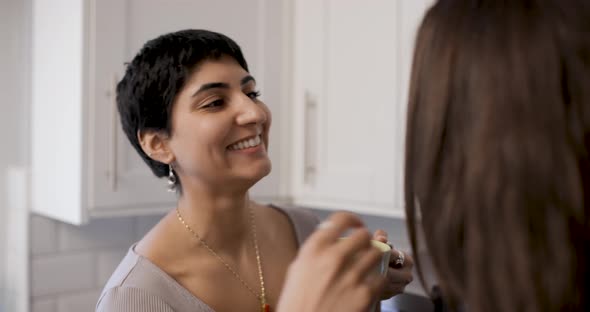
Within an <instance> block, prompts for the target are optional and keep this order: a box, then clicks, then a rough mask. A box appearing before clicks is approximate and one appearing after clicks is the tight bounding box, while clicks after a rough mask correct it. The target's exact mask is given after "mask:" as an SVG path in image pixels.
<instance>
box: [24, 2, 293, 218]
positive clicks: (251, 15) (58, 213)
mask: <svg viewBox="0 0 590 312" xmlns="http://www.w3.org/2000/svg"><path fill="white" fill-rule="evenodd" d="M34 2H35V3H34V8H35V14H34V16H35V22H36V23H37V25H36V27H35V29H36V30H39V31H37V32H36V33H35V34H34V35H33V41H34V43H35V44H34V46H35V48H36V47H37V46H44V47H45V51H47V50H49V51H55V52H56V53H52V54H50V55H45V54H44V51H41V50H39V49H35V51H37V52H38V53H37V52H35V53H34V55H35V56H36V58H37V61H36V62H35V64H36V66H35V65H34V66H33V67H34V77H35V78H34V79H35V84H34V87H33V89H34V90H35V91H36V92H34V94H37V95H38V96H34V99H33V107H34V109H33V110H34V114H35V115H36V116H37V117H36V118H34V120H33V124H34V127H37V131H34V135H33V136H34V143H33V145H34V152H33V154H34V155H42V154H41V153H36V151H35V149H38V150H41V149H45V148H48V145H49V143H47V141H48V139H49V138H50V134H49V133H48V132H47V131H46V130H45V131H44V128H45V126H49V122H48V121H45V122H43V121H44V120H45V119H48V117H49V116H47V114H48V113H51V112H52V111H53V110H55V109H56V108H60V109H65V111H66V112H67V113H68V114H67V115H63V116H62V115H60V114H56V113H52V115H51V116H50V117H51V118H49V119H51V123H55V124H56V126H54V127H55V129H56V130H58V131H59V133H63V135H62V138H64V139H65V140H64V141H59V142H56V143H53V146H54V147H55V148H53V150H52V151H53V152H54V153H55V154H54V155H52V156H51V158H53V160H51V161H50V160H49V159H45V158H46V157H45V156H38V157H37V156H34V157H36V161H34V164H33V167H34V168H36V170H34V171H35V173H36V174H34V176H33V181H34V183H33V184H34V186H35V187H34V189H33V197H34V199H33V209H34V210H35V211H37V212H39V213H42V214H45V215H49V216H53V217H56V218H58V219H60V220H63V221H66V222H70V223H82V222H85V221H86V220H87V219H88V218H91V217H104V216H116V215H138V214H146V213H153V212H163V211H167V210H169V209H171V208H172V207H173V205H174V202H175V196H174V194H171V193H168V192H167V191H166V183H165V181H161V180H158V179H156V178H155V177H154V176H153V174H152V173H151V171H150V169H149V168H148V167H147V165H146V164H145V163H144V162H143V160H142V159H141V158H140V157H139V156H138V154H137V152H136V151H135V150H134V149H133V148H132V147H131V145H130V144H129V142H128V140H127V138H126V137H125V135H124V133H123V132H122V129H121V126H120V121H119V117H118V113H117V109H116V104H115V87H116V84H117V82H118V81H119V80H120V79H121V78H122V77H123V74H124V72H125V64H126V63H128V62H130V61H131V60H132V58H133V56H134V55H135V54H136V53H137V52H138V51H139V50H140V48H141V47H142V45H143V44H144V43H145V42H146V41H147V40H149V39H153V38H155V37H157V36H159V35H161V34H164V33H168V32H172V31H177V30H182V29H188V28H193V29H208V30H213V31H217V32H221V33H223V34H226V35H228V36H229V37H231V38H232V39H234V40H235V41H236V42H237V43H238V44H239V45H240V46H241V48H242V50H243V52H244V56H245V57H246V60H247V61H248V65H249V67H250V69H251V71H252V74H253V75H254V76H255V77H256V79H257V81H258V85H259V88H260V90H261V91H262V94H263V96H262V100H263V101H265V102H266V103H267V104H268V105H269V107H270V108H271V110H272V111H273V112H274V111H275V110H277V111H279V112H280V108H279V107H278V104H279V103H280V101H281V94H282V92H283V91H284V90H283V89H284V88H285V87H284V85H285V84H284V83H283V82H282V81H283V77H281V70H282V69H283V66H284V64H288V62H286V61H285V60H284V59H283V58H284V55H283V53H282V46H283V41H284V40H285V39H284V38H283V36H282V35H283V32H284V29H283V26H284V25H286V23H285V22H284V21H283V19H282V18H281V14H283V6H284V2H283V1H271V0H259V1H242V0H217V1H206V0H86V1H84V0H59V1H57V2H52V1H47V0H34ZM56 8H57V9H56ZM64 17H66V18H64ZM62 20H65V21H66V22H68V24H65V25H61V24H64V22H62ZM58 30H59V31H61V32H57V31H58ZM54 33H58V34H61V35H60V37H59V38H58V39H60V40H51V39H52V38H53V37H52V36H55V35H54ZM62 37H63V38H62ZM62 42H66V43H68V44H67V45H63V44H62ZM57 52H61V54H60V53H57ZM72 55H73V57H72ZM47 64H53V65H51V66H53V67H51V66H49V65H47ZM63 66H67V67H66V68H67V69H69V71H66V72H65V73H64V71H63V70H62V71H61V72H60V71H57V69H60V68H62V67H63ZM51 71H53V72H55V73H56V74H58V75H59V76H60V77H61V76H65V78H67V79H61V81H60V80H57V79H55V78H54V75H50V74H47V72H51ZM40 73H45V74H43V75H40ZM61 78H63V77H61ZM62 81H63V82H62ZM48 86H49V87H48ZM52 90H58V91H52ZM51 92H54V93H55V92H57V93H60V94H57V96H53V97H51V98H50V99H49V101H46V102H47V103H44V102H43V101H44V100H47V99H48V97H47V96H46V95H48V94H49V95H52V94H51ZM64 96H66V97H65V98H64ZM60 97H61V98H60ZM64 99H65V100H66V101H67V103H66V102H64V101H63V100H64ZM50 102H51V103H50ZM45 105H49V106H45ZM51 105H54V106H53V108H51V109H50V108H49V107H51ZM39 121H42V122H41V123H39ZM37 125H39V126H37ZM273 134H275V135H277V137H280V135H281V134H280V132H277V131H275V130H273ZM64 135H65V136H64ZM280 141H281V140H278V139H276V138H275V139H273V140H272V141H271V143H276V144H275V145H274V147H275V149H274V150H271V159H272V160H273V162H274V163H275V168H278V169H276V170H275V171H274V172H273V174H271V176H269V177H266V178H265V179H264V180H263V181H262V182H261V183H260V185H259V186H257V187H256V188H255V190H254V191H253V195H254V197H257V198H258V197H260V198H264V199H269V200H272V199H274V198H277V197H280V196H282V194H281V192H282V190H281V188H280V187H279V185H282V184H283V183H280V182H279V181H278V179H279V176H280V175H279V173H280V168H281V167H284V166H281V165H280V163H281V161H282V160H281V159H282V157H281V155H280V152H281V148H278V147H277V146H276V145H277V144H278V143H280ZM44 142H45V143H44ZM35 146H36V147H35ZM50 164H53V165H54V167H48V165H50ZM48 168H49V169H48ZM59 173H61V174H62V175H63V174H67V175H68V176H67V177H69V179H68V180H67V183H66V184H67V185H65V186H66V188H64V187H62V186H59V185H55V184H56V183H53V184H51V179H52V176H55V175H56V174H59ZM59 198H68V200H64V199H62V200H59Z"/></svg>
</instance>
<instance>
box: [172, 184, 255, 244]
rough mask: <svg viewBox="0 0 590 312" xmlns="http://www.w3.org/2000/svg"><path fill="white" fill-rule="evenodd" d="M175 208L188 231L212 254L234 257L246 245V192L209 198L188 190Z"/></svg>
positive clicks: (248, 221) (249, 223) (248, 225)
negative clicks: (212, 251) (195, 235)
mask: <svg viewBox="0 0 590 312" xmlns="http://www.w3.org/2000/svg"><path fill="white" fill-rule="evenodd" d="M177 209H178V212H179V213H180V215H181V217H182V219H184V222H185V223H186V224H187V225H188V226H189V227H190V228H191V229H192V231H193V232H194V233H196V234H197V235H198V236H199V237H200V238H201V239H202V240H203V241H205V242H206V244H207V245H208V246H210V247H211V248H212V249H214V250H215V251H217V252H223V253H230V254H233V253H234V252H235V253H236V255H237V254H239V253H241V252H242V250H243V249H244V247H248V246H250V240H251V231H252V218H253V215H251V214H252V213H254V212H253V211H252V210H251V209H253V208H252V207H250V199H249V197H248V193H247V192H244V193H241V194H231V195H228V194H223V195H221V194H218V195H216V196H213V195H211V193H210V192H207V193H200V192H197V191H194V190H193V191H188V192H184V193H183V195H182V196H181V197H180V198H179V200H178V206H177ZM178 225H179V226H182V224H181V223H180V222H179V224H178ZM195 239H196V238H195Z"/></svg>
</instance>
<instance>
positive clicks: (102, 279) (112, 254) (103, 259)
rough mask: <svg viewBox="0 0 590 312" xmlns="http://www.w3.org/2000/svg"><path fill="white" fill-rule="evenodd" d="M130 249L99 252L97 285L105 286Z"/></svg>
mask: <svg viewBox="0 0 590 312" xmlns="http://www.w3.org/2000/svg"><path fill="white" fill-rule="evenodd" d="M127 251H128V249H127V248H126V249H120V250H113V251H102V252H99V254H98V270H97V271H96V272H97V275H98V276H97V279H96V282H97V285H96V286H97V287H103V286H104V285H105V284H106V282H107V281H108V280H109V278H110V277H111V274H113V272H114V271H115V268H117V266H118V265H119V263H120V262H121V260H123V257H124V256H125V255H126V254H127Z"/></svg>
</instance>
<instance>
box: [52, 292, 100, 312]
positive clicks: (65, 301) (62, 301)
mask: <svg viewBox="0 0 590 312" xmlns="http://www.w3.org/2000/svg"><path fill="white" fill-rule="evenodd" d="M99 295H100V290H99V289H95V290H91V291H85V292H81V293H73V294H68V295H61V296H59V298H58V299H57V312H82V311H88V312H91V311H94V309H95V307H96V302H97V301H98V296H99Z"/></svg>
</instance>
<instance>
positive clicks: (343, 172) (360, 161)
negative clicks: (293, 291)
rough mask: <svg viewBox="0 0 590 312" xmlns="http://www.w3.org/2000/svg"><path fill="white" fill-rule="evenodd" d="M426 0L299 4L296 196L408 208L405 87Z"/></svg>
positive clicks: (334, 203) (378, 208)
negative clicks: (405, 193)
mask: <svg viewBox="0 0 590 312" xmlns="http://www.w3.org/2000/svg"><path fill="white" fill-rule="evenodd" d="M416 2H420V1H411V0H406V1H401V0H398V1H391V0H370V1H362V2H361V1H355V0H344V1H343V0H301V1H296V2H295V35H294V38H295V43H294V45H295V47H294V48H295V55H294V64H295V70H294V73H295V78H294V83H293V85H294V90H293V101H294V116H295V131H294V136H293V138H294V151H296V153H295V154H294V159H295V160H294V163H293V170H294V174H295V185H294V191H295V201H296V202H297V203H299V204H303V205H310V206H320V207H323V208H328V209H348V210H353V211H357V212H361V213H370V214H379V215H390V216H401V215H403V183H402V175H403V160H404V134H405V133H404V132H405V131H404V127H405V118H406V116H405V112H406V108H405V107H406V102H407V96H406V93H407V91H406V89H407V80H408V77H409V63H410V62H411V57H408V53H411V50H412V46H413V37H414V35H415V25H417V22H418V21H419V20H420V19H421V18H422V15H423V14H424V10H425V8H426V5H424V4H423V5H422V7H420V8H418V9H416V8H415V7H416V5H415V3H416Z"/></svg>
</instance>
